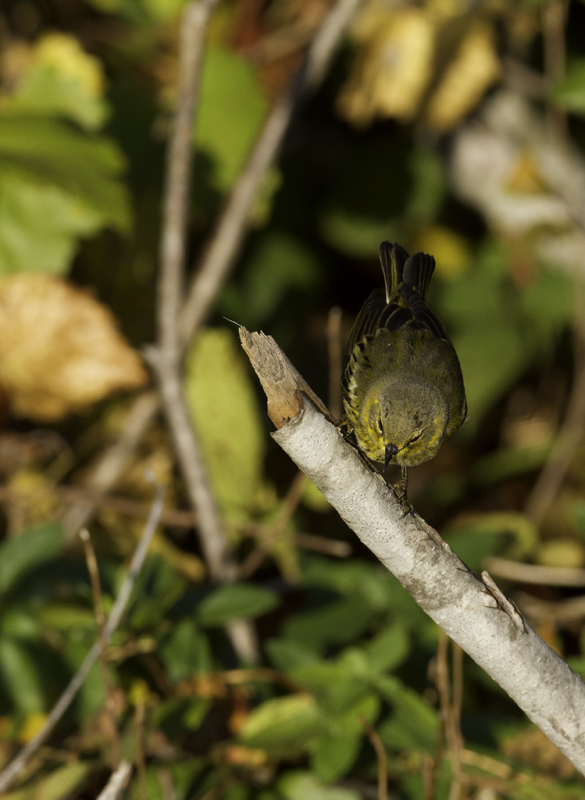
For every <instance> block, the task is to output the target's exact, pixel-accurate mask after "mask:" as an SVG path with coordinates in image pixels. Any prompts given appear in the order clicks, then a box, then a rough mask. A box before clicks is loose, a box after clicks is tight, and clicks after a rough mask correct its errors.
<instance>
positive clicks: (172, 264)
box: [148, 0, 237, 583]
mask: <svg viewBox="0 0 585 800" xmlns="http://www.w3.org/2000/svg"><path fill="white" fill-rule="evenodd" d="M216 3H217V0H204V1H203V2H199V0H194V1H192V2H190V3H189V4H188V5H187V6H186V7H185V11H184V12H183V17H182V22H181V47H180V57H179V92H178V102H177V111H176V115H175V121H174V127H173V134H172V137H171V141H170V145H169V153H168V161H167V171H166V178H165V190H164V200H163V225H162V236H161V252H160V260H161V268H160V278H159V290H158V335H159V346H158V348H157V350H154V349H151V350H149V351H148V358H149V361H150V363H151V365H152V366H153V368H154V369H155V372H156V374H157V377H158V380H159V386H160V392H161V397H162V403H163V409H164V412H165V414H166V417H167V422H168V425H169V430H170V433H171V438H172V440H173V445H174V448H175V452H176V454H177V459H178V461H179V466H180V468H181V472H182V474H183V478H184V480H185V485H186V489H187V492H188V494H189V499H190V500H191V504H192V506H193V507H194V508H195V509H196V510H197V515H198V519H199V536H200V541H201V547H202V549H203V553H204V555H205V559H206V562H207V564H208V566H209V573H210V576H211V578H212V579H213V580H217V581H219V582H222V583H223V582H229V581H233V580H234V579H235V577H236V575H237V570H236V565H235V562H234V560H233V558H232V555H231V552H230V548H229V545H228V542H227V538H226V536H225V532H224V530H223V525H222V522H221V518H220V515H219V511H218V509H217V506H216V503H215V499H214V497H213V493H212V490H211V486H210V484H209V479H208V476H207V471H206V469H205V464H204V461H203V455H202V453H201V447H200V445H199V441H198V438H197V436H196V433H195V430H194V428H193V424H192V422H191V419H190V415H189V410H188V407H187V402H186V399H185V396H184V393H183V386H182V381H181V368H182V358H181V355H182V350H181V342H180V337H179V327H178V321H179V311H180V307H181V298H182V286H183V269H184V261H185V249H186V232H187V210H188V199H189V185H190V181H191V162H192V149H193V148H192V142H191V132H192V129H193V117H194V115H195V111H196V107H197V100H198V91H199V81H200V76H201V64H202V56H203V49H204V43H205V33H206V30H207V23H208V21H209V17H210V14H211V11H212V10H213V8H214V6H215V5H216Z"/></svg>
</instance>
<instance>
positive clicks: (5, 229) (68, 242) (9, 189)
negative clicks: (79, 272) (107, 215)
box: [0, 175, 102, 274]
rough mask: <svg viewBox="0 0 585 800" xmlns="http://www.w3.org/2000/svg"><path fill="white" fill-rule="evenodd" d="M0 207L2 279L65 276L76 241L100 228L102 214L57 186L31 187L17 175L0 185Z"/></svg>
mask: <svg viewBox="0 0 585 800" xmlns="http://www.w3.org/2000/svg"><path fill="white" fill-rule="evenodd" d="M0 205H1V206H2V217H3V225H2V233H1V234H0V274H2V273H3V274H8V273H11V272H25V271H26V272H51V273H64V272H65V271H66V270H67V269H68V268H69V266H70V264H71V260H72V258H73V256H74V254H75V251H76V249H77V246H78V239H79V237H80V236H89V235H90V234H92V233H95V232H96V231H98V230H99V229H100V228H101V227H102V220H101V217H100V215H99V214H98V213H96V212H95V211H93V210H92V209H91V208H90V207H89V206H87V205H86V204H85V203H84V202H83V201H81V200H79V199H78V198H76V197H74V196H73V195H71V194H68V193H67V192H65V191H63V189H61V188H59V187H57V186H48V185H40V186H39V185H35V184H34V183H31V182H30V181H27V180H23V179H22V178H21V177H20V176H17V175H12V176H10V177H8V178H6V180H5V181H3V182H2V185H1V186H0Z"/></svg>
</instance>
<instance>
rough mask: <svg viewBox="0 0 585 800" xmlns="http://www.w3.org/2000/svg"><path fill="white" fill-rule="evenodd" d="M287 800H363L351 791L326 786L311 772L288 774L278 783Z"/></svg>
mask: <svg viewBox="0 0 585 800" xmlns="http://www.w3.org/2000/svg"><path fill="white" fill-rule="evenodd" d="M278 788H279V789H280V791H281V792H282V794H283V795H284V797H285V798H286V800H361V796H360V795H359V794H358V793H357V792H354V791H352V790H351V789H342V788H340V787H333V786H324V785H323V784H322V783H321V782H320V781H319V780H318V778H316V777H315V776H314V775H313V774H312V773H310V772H301V771H296V770H295V771H294V772H287V773H286V774H285V775H283V776H282V778H281V779H280V780H279V782H278Z"/></svg>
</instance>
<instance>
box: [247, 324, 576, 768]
mask: <svg viewBox="0 0 585 800" xmlns="http://www.w3.org/2000/svg"><path fill="white" fill-rule="evenodd" d="M240 337H241V339H242V340H243V342H245V347H246V349H247V350H248V351H250V350H252V349H253V350H254V351H255V359H254V364H253V365H254V368H255V369H256V371H257V373H259V377H260V379H261V381H262V385H263V387H264V390H265V391H266V394H267V398H268V405H269V408H271V413H270V416H271V419H272V420H273V421H275V424H276V425H277V427H278V428H279V429H278V430H277V431H276V432H275V433H273V434H272V435H273V438H274V439H275V441H276V442H277V443H278V444H279V445H280V446H281V447H282V448H283V449H284V450H285V452H286V453H288V455H289V456H290V457H291V458H292V460H293V461H294V462H295V464H296V465H297V466H298V467H299V469H301V470H302V471H303V472H304V473H305V474H306V475H307V476H308V477H309V478H310V479H311V480H312V481H313V483H314V484H315V485H316V486H317V488H318V489H320V490H321V492H322V493H323V494H324V495H325V497H326V498H327V500H328V501H329V503H330V504H331V505H332V506H333V508H335V509H336V510H337V512H338V513H339V514H340V516H341V517H342V519H343V520H344V521H345V522H346V523H347V525H348V526H349V527H350V528H351V529H352V530H353V531H354V533H355V534H356V535H357V536H358V537H359V538H360V539H361V541H362V542H363V543H364V544H365V545H366V546H367V547H368V548H369V549H370V550H371V551H372V552H373V553H374V555H376V556H377V558H379V559H380V561H381V562H382V564H383V565H384V566H385V567H386V568H387V569H389V570H390V571H391V572H392V573H393V574H394V575H395V576H396V577H397V578H398V580H399V581H400V582H401V583H402V585H403V586H404V587H405V588H406V589H407V591H408V592H409V593H410V594H411V596H412V597H413V598H414V600H415V601H416V602H417V603H418V604H419V605H420V607H421V608H422V609H423V610H424V611H425V612H426V613H427V614H428V615H429V616H430V617H431V618H432V619H433V620H434V621H435V622H436V623H437V624H438V625H439V626H440V627H441V628H442V629H443V630H444V631H445V632H446V633H447V634H448V635H449V636H450V637H451V638H452V639H453V641H455V642H457V644H459V646H460V647H461V648H462V649H463V650H465V652H466V653H468V654H469V655H470V656H471V658H473V660H474V661H476V663H477V664H479V666H480V667H482V668H483V669H484V670H485V671H486V672H487V673H488V674H489V675H490V676H491V677H492V678H493V679H494V680H495V681H496V682H497V683H498V684H499V685H500V686H501V687H502V688H503V689H504V690H505V691H506V692H507V693H508V695H509V696H510V697H511V698H512V699H513V700H514V701H515V702H516V703H517V704H518V706H519V707H520V708H521V709H522V710H523V711H524V712H525V713H526V715H527V716H528V717H529V718H530V719H531V720H532V721H533V722H534V723H535V724H536V725H538V727H539V728H541V730H542V731H544V733H545V734H546V735H547V736H548V737H549V739H550V740H551V741H552V742H553V743H554V744H555V745H556V746H557V747H558V748H559V749H560V750H561V751H562V752H563V753H564V754H565V755H566V756H567V758H568V759H569V760H570V761H571V762H572V763H573V764H574V765H575V767H576V768H577V769H578V770H579V771H580V772H581V773H583V774H585V683H583V681H582V680H581V679H580V678H579V676H578V675H576V674H575V673H574V672H573V671H572V670H571V669H570V668H569V667H568V666H567V664H565V662H564V661H563V660H562V659H561V658H559V656H558V655H557V654H556V653H555V652H554V651H553V650H552V649H551V648H550V647H549V646H548V645H547V644H546V643H545V642H544V641H543V640H542V639H541V638H540V637H539V636H538V635H537V634H536V633H535V632H534V631H533V630H532V628H531V627H530V626H529V625H527V624H526V622H525V621H524V619H523V618H522V616H521V614H520V613H519V612H518V610H517V609H516V608H515V606H514V605H513V604H511V603H510V602H509V601H508V600H506V598H505V597H504V596H503V595H502V594H501V592H500V591H499V589H498V588H497V586H496V585H495V584H494V583H493V581H492V580H491V579H490V578H489V575H487V573H483V574H482V580H479V579H478V578H476V577H475V575H473V573H472V572H471V571H470V570H469V569H468V568H467V567H466V566H465V564H464V563H463V562H462V561H461V560H460V559H459V558H458V557H457V556H456V555H455V553H453V551H452V550H451V549H450V547H449V546H448V545H447V544H446V543H445V542H444V541H443V540H442V539H441V538H440V536H439V534H438V533H437V532H436V531H434V530H433V529H432V528H431V527H430V526H428V525H427V524H426V523H425V522H424V520H422V519H421V518H420V517H419V516H418V515H417V514H415V513H414V512H413V513H409V514H405V513H404V510H403V509H402V507H401V506H400V504H399V503H398V502H397V500H396V497H395V495H394V493H393V491H392V489H391V488H390V487H389V486H388V485H387V484H386V482H385V481H384V479H383V477H382V476H381V475H379V474H378V473H375V472H373V471H371V470H370V469H369V468H368V466H367V465H366V463H365V462H364V460H363V459H362V458H361V457H360V456H359V454H358V453H357V452H356V450H355V449H354V448H353V447H352V446H351V445H350V444H349V443H348V442H346V441H345V440H344V438H343V436H342V434H341V431H340V430H339V429H338V428H336V427H335V426H334V425H332V424H331V422H330V421H329V420H328V419H327V418H326V416H325V415H324V413H323V411H322V410H319V409H318V408H317V407H316V406H315V405H314V404H313V403H312V402H311V401H310V400H309V398H308V396H307V392H306V383H305V382H304V381H303V380H302V379H300V380H299V377H298V373H297V372H296V370H295V369H294V368H292V369H291V368H289V366H288V364H289V363H290V362H288V359H287V358H286V356H284V354H282V353H279V352H278V351H279V349H278V347H277V346H276V344H275V343H274V341H273V340H271V339H270V337H266V336H264V335H262V334H255V333H252V334H250V333H249V332H248V331H246V330H241V331H240ZM275 353H276V355H275ZM283 387H286V390H285V391H283ZM286 394H288V397H286V396H285V395H286Z"/></svg>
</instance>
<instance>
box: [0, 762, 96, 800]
mask: <svg viewBox="0 0 585 800" xmlns="http://www.w3.org/2000/svg"><path fill="white" fill-rule="evenodd" d="M95 766H96V765H95V763H94V762H91V761H75V762H73V763H71V764H67V765H66V766H64V767H58V768H57V769H55V770H53V772H51V773H50V774H49V775H46V776H42V777H40V778H37V779H36V780H34V781H33V782H32V783H30V784H29V785H28V786H26V787H25V788H24V789H17V790H16V791H15V792H10V793H9V794H5V795H4V796H3V797H4V800H39V798H41V797H42V798H43V800H64V798H66V797H71V796H72V793H73V792H74V791H75V790H76V789H79V787H80V786H81V784H82V783H83V782H84V781H85V779H86V777H87V776H88V774H89V773H90V772H91V771H92V770H93V769H94V768H95Z"/></svg>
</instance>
